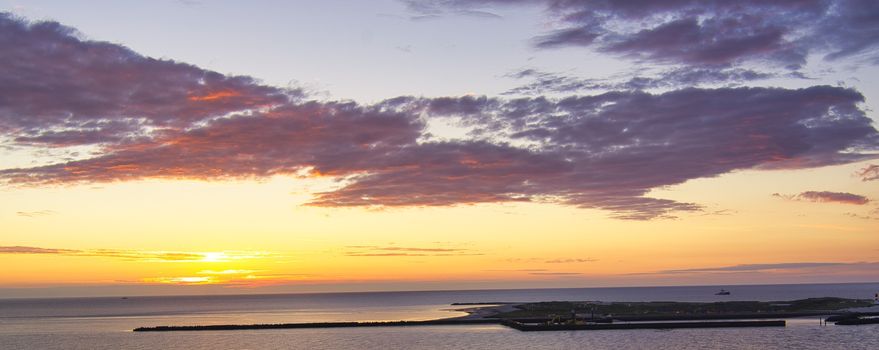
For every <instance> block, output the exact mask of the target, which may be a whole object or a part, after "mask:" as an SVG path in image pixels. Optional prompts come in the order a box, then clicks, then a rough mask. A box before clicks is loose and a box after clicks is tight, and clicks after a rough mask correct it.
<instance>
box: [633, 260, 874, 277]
mask: <svg viewBox="0 0 879 350" xmlns="http://www.w3.org/2000/svg"><path fill="white" fill-rule="evenodd" d="M874 268H879V262H790V263H769V264H740V265H730V266H719V267H701V268H690V269H673V270H660V271H656V272H648V273H637V274H636V275H640V274H647V275H650V274H703V273H771V272H785V271H812V270H828V269H830V270H841V269H842V270H845V269H855V270H863V269H874Z"/></svg>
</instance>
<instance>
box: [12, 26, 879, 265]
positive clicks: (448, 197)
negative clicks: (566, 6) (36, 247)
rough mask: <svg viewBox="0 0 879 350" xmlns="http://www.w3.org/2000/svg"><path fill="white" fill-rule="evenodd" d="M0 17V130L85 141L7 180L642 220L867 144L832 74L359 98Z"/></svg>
mask: <svg viewBox="0 0 879 350" xmlns="http://www.w3.org/2000/svg"><path fill="white" fill-rule="evenodd" d="M0 25H2V26H5V27H4V28H6V27H8V28H9V29H8V30H9V32H10V33H15V34H16V35H11V34H10V35H7V34H6V32H3V33H4V34H2V35H0V47H3V45H6V46H5V47H6V49H5V50H4V51H3V52H4V53H6V52H8V53H9V54H8V56H10V57H11V56H15V57H20V58H21V60H13V61H11V63H14V64H15V65H17V66H16V67H17V68H9V67H7V66H4V65H2V64H0V73H2V74H0V92H3V91H8V92H9V93H8V94H3V93H0V136H2V138H0V139H6V140H18V141H12V142H13V143H16V144H18V143H27V144H33V145H36V147H43V148H45V149H48V148H52V147H62V146H83V145H92V144H94V143H95V142H99V143H100V144H101V146H100V147H98V148H96V149H95V150H94V151H93V152H91V153H90V155H86V156H84V157H82V159H77V160H69V161H61V162H56V163H52V164H48V165H43V166H36V167H23V168H6V169H0V183H2V184H5V185H9V186H48V185H63V184H92V183H104V182H116V181H134V180H143V179H154V178H164V179H199V180H225V179H251V178H256V179H259V178H266V177H269V176H275V175H286V176H315V177H316V176H325V177H330V178H333V179H335V180H337V181H338V187H337V188H335V189H333V190H329V191H325V192H320V193H314V194H313V198H312V199H311V201H310V202H309V203H308V205H311V206H320V207H348V206H367V207H402V206H450V205H467V204H476V203H496V202H525V201H531V202H547V203H559V204H565V205H572V206H578V207H582V208H597V209H603V210H607V211H609V212H611V215H612V216H613V217H616V218H621V219H631V220H648V219H653V218H661V217H674V216H675V215H676V212H694V211H699V210H701V206H700V205H699V204H696V203H681V202H677V201H674V200H670V199H663V198H650V197H648V196H647V195H648V194H649V192H650V191H651V190H653V189H656V188H661V187H664V186H670V185H675V184H680V183H683V182H685V181H688V180H691V179H697V178H705V177H713V176H718V175H721V174H725V173H728V172H731V171H734V170H741V169H766V170H770V169H802V168H810V167H818V166H826V165H834V164H844V163H849V162H855V161H862V160H865V159H870V158H874V157H876V155H875V153H871V152H875V151H876V150H877V149H879V133H877V131H876V129H874V128H873V126H872V121H871V120H870V119H869V118H867V117H866V116H865V114H864V111H863V110H862V109H861V107H860V105H861V104H862V103H863V101H864V97H863V96H862V95H861V94H860V93H858V92H857V91H855V90H852V89H846V88H841V87H830V86H814V87H810V88H806V89H795V90H794V89H781V88H729V87H725V88H685V89H677V90H671V91H666V92H663V93H648V92H643V91H631V90H624V91H607V92H604V93H600V94H595V95H587V96H568V97H562V98H550V97H545V96H534V97H527V98H494V97H486V96H463V97H435V98H427V97H411V96H401V97H395V98H389V99H386V100H383V101H379V102H377V103H374V104H371V105H364V104H359V103H356V102H351V101H316V100H308V99H307V98H306V97H305V96H301V95H296V94H295V93H292V92H289V91H284V90H279V89H275V88H272V87H266V86H263V85H259V84H258V83H256V82H255V81H254V80H253V79H250V78H247V77H228V76H224V75H220V74H218V73H214V72H209V71H205V70H202V69H200V68H198V67H195V66H191V65H186V64H183V63H177V62H172V61H162V60H154V59H150V58H146V57H143V56H140V55H138V54H136V53H133V52H131V51H130V50H128V49H126V48H124V47H121V46H119V45H115V44H110V43H105V42H94V41H86V40H84V39H81V38H80V37H79V36H77V35H76V34H75V33H73V30H72V29H69V28H66V27H63V26H60V25H59V24H57V23H37V24H29V23H26V22H24V21H21V20H17V19H14V18H12V17H10V16H8V15H5V16H3V17H0ZM16 43H17V44H16ZM13 44H16V45H13ZM4 57H7V56H4ZM25 58H32V59H25ZM2 59H5V58H0V60H2ZM0 63H2V62H0ZM7 63H9V62H7ZM19 66H20V67H19ZM105 67H106V69H107V70H106V71H105V70H102V69H104V68H105ZM99 68H100V69H99ZM3 69H6V70H5V71H2V70H3ZM54 70H58V72H55V71H54ZM726 72H728V73H730V72H733V73H730V74H738V73H735V72H739V73H742V74H745V73H744V72H743V71H735V70H727V71H726ZM676 74H677V73H676ZM681 74H682V73H681ZM682 79H684V80H686V79H690V78H682ZM693 79H695V78H693ZM645 111H648V112H645ZM436 120H440V121H444V122H449V123H453V124H456V125H459V126H461V127H463V128H466V129H468V130H470V132H469V133H468V134H467V136H466V137H464V138H461V139H454V140H442V141H438V140H434V139H431V138H429V137H427V136H428V132H427V130H426V125H428V123H429V122H430V121H436ZM426 253H428V252H417V251H371V252H360V254H383V255H384V256H390V255H392V254H396V255H398V256H401V255H402V254H409V255H413V254H426ZM433 253H435V254H440V253H442V252H433ZM446 253H448V254H451V253H453V252H446Z"/></svg>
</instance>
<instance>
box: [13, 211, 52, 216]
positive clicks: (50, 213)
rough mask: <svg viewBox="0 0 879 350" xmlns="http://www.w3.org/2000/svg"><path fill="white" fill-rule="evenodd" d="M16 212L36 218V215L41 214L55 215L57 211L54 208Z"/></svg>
mask: <svg viewBox="0 0 879 350" xmlns="http://www.w3.org/2000/svg"><path fill="white" fill-rule="evenodd" d="M15 214H16V215H18V216H24V217H29V218H35V217H40V216H49V215H55V214H56V212H55V211H54V210H37V211H18V212H15Z"/></svg>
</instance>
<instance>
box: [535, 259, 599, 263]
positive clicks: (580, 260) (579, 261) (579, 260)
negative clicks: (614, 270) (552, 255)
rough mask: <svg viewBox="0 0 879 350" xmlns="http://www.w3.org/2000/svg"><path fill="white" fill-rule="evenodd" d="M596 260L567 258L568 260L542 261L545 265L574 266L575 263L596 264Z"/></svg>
mask: <svg viewBox="0 0 879 350" xmlns="http://www.w3.org/2000/svg"><path fill="white" fill-rule="evenodd" d="M596 261H598V259H593V258H568V259H552V260H547V261H544V262H545V263H547V264H576V263H591V262H596Z"/></svg>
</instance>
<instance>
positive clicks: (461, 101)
mask: <svg viewBox="0 0 879 350" xmlns="http://www.w3.org/2000/svg"><path fill="white" fill-rule="evenodd" d="M877 77H879V2H876V1H875V0H833V1H830V0H828V1H820V0H779V1H696V0H692V1H689V0H657V1H647V0H644V1H601V0H579V1H575V0H514V1H500V0H381V1H341V0H332V1H327V0H314V1H311V0H301V1H247V2H241V1H207V0H204V1H201V0H179V1H171V0H159V1H141V2H121V1H88V2H70V1H9V0H0V265H2V266H4V268H3V269H2V270H0V297H35V296H97V295H151V294H204V293H236V294H237V293H278V292H320V291H372V290H437V289H481V288H541V287H603V286H647V285H730V284H766V283H825V282H826V283H832V282H876V281H879V191H877V190H879V131H877V129H876V127H877V121H879V115H877V112H876V111H877V110H879V104H877V101H879V80H877Z"/></svg>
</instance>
